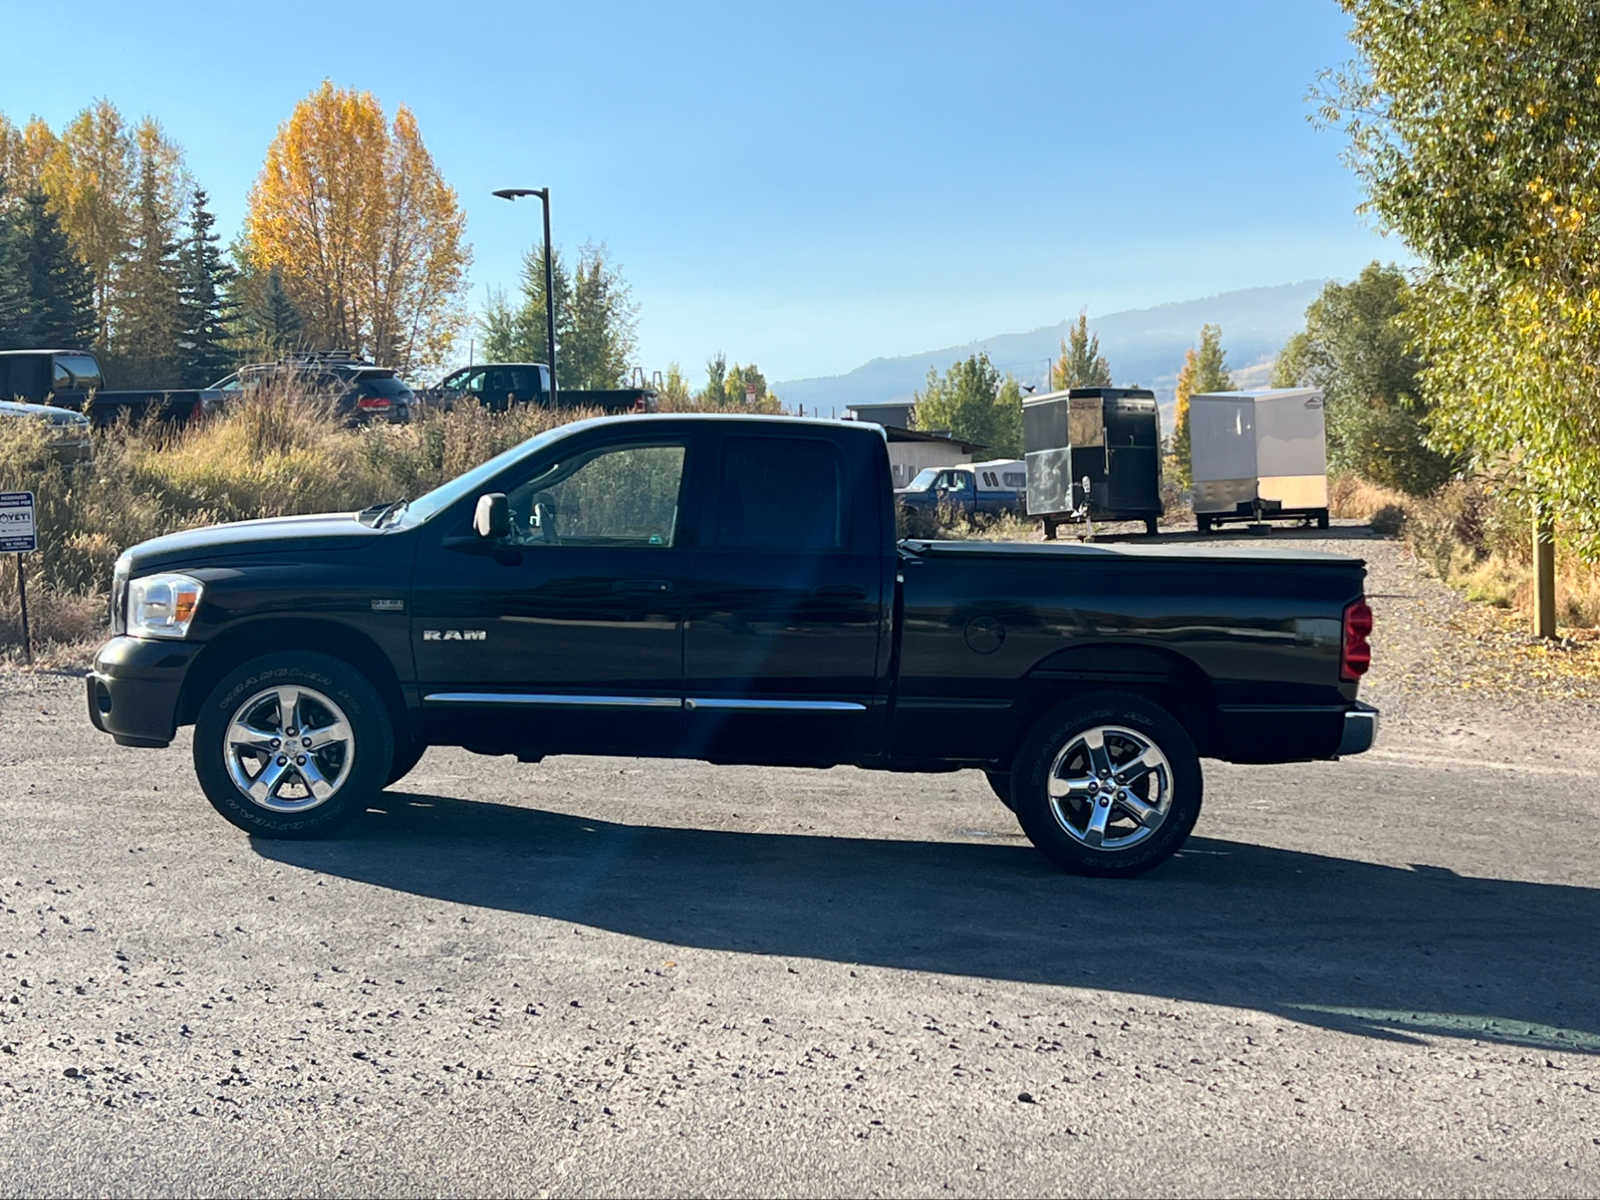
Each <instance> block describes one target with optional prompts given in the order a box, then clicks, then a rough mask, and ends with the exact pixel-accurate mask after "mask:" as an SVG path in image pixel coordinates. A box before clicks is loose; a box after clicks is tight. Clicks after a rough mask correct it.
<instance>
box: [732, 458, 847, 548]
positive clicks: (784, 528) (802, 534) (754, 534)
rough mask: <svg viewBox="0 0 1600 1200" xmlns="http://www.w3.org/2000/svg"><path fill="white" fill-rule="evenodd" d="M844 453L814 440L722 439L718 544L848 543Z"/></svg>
mask: <svg viewBox="0 0 1600 1200" xmlns="http://www.w3.org/2000/svg"><path fill="white" fill-rule="evenodd" d="M840 477H841V472H840V469H839V452H838V451H837V450H836V449H835V448H834V447H833V446H832V445H830V444H829V443H827V442H825V441H822V440H820V439H809V438H789V437H785V438H764V437H731V438H728V439H727V440H726V441H725V442H724V443H723V451H722V483H721V487H720V489H719V494H718V496H717V504H716V508H715V517H714V519H715V522H716V530H717V539H716V544H717V545H719V546H730V547H746V548H756V547H759V548H763V549H772V550H837V549H839V548H841V547H842V546H843V545H844V509H843V505H842V504H841V503H840V494H839V490H840V488H839V485H840Z"/></svg>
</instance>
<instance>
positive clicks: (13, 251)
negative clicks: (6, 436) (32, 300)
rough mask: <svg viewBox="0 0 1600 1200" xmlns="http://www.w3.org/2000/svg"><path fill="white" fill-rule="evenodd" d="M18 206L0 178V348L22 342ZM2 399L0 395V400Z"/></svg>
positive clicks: (24, 302)
mask: <svg viewBox="0 0 1600 1200" xmlns="http://www.w3.org/2000/svg"><path fill="white" fill-rule="evenodd" d="M19 209H20V206H19V205H18V204H17V203H15V202H14V201H13V200H12V199H11V198H10V197H9V196H8V195H7V193H6V188H5V180H4V179H0V350H15V349H20V348H21V346H22V332H23V323H24V321H25V320H26V314H27V310H28V291H27V284H26V279H25V277H24V274H23V260H24V255H25V242H24V239H23V235H22V228H21V224H20V222H19V219H18V215H19ZM3 399H5V397H4V396H0V400H3Z"/></svg>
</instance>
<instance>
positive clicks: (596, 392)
mask: <svg viewBox="0 0 1600 1200" xmlns="http://www.w3.org/2000/svg"><path fill="white" fill-rule="evenodd" d="M641 374H642V372H641ZM422 397H423V400H424V401H425V402H427V403H431V404H436V405H438V406H439V407H440V408H443V409H453V408H454V407H455V406H456V402H457V401H460V400H472V401H475V402H476V403H478V404H481V405H483V406H484V407H485V408H487V409H489V410H490V411H491V412H505V411H506V409H508V408H511V407H512V406H514V405H518V404H537V405H539V406H541V407H543V408H549V407H550V368H549V367H547V366H545V365H544V363H479V364H477V365H475V366H471V367H461V368H460V369H458V370H455V371H451V372H450V374H448V375H446V376H445V377H444V378H443V379H441V380H440V381H439V383H438V384H437V385H436V386H434V387H431V388H425V389H424V390H423V392H422ZM556 406H557V407H558V408H598V409H599V410H600V411H602V412H608V413H642V412H655V411H657V410H658V409H659V408H660V407H661V404H660V398H659V397H658V395H657V393H656V390H655V389H654V388H651V387H646V386H644V385H643V382H642V381H641V382H640V385H639V386H637V387H621V388H601V389H593V388H567V387H563V388H560V389H558V390H557V392H556Z"/></svg>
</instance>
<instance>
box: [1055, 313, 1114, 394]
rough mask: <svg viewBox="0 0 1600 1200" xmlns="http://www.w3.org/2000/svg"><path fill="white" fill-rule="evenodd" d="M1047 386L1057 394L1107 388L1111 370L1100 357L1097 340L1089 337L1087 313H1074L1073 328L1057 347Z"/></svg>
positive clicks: (1098, 339)
mask: <svg viewBox="0 0 1600 1200" xmlns="http://www.w3.org/2000/svg"><path fill="white" fill-rule="evenodd" d="M1050 386H1051V387H1052V388H1054V389H1056V390H1058V391H1059V390H1061V389H1063V388H1075V387H1110V386H1111V367H1110V365H1109V364H1108V363H1107V362H1106V359H1105V355H1103V354H1101V353H1100V337H1099V335H1098V334H1097V335H1095V336H1094V337H1090V336H1089V314H1088V312H1087V310H1083V311H1080V312H1079V313H1078V321H1077V324H1075V325H1074V326H1073V327H1072V329H1071V331H1070V332H1069V333H1068V335H1067V337H1066V338H1065V339H1064V340H1063V341H1062V343H1061V357H1060V358H1058V359H1056V361H1055V365H1053V366H1052V367H1051V368H1050Z"/></svg>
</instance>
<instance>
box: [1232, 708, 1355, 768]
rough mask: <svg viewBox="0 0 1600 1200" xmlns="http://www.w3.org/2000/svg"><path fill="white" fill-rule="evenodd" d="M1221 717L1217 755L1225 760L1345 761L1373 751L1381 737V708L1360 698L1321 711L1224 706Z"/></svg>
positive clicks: (1316, 709) (1313, 709) (1271, 761)
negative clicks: (1331, 759)
mask: <svg viewBox="0 0 1600 1200" xmlns="http://www.w3.org/2000/svg"><path fill="white" fill-rule="evenodd" d="M1217 717H1218V728H1217V741H1218V746H1217V750H1218V753H1217V755H1216V757H1218V758H1220V759H1222V760H1223V761H1224V762H1236V763H1285V762H1312V761H1315V760H1319V759H1330V758H1343V757H1344V756H1345V755H1348V754H1360V753H1362V752H1363V751H1366V750H1370V749H1371V748H1372V744H1373V743H1374V742H1375V741H1376V740H1377V738H1378V710H1377V709H1376V708H1374V707H1373V706H1372V705H1370V704H1363V703H1361V702H1360V701H1359V700H1357V701H1352V702H1350V703H1348V704H1338V705H1326V706H1322V705H1319V706H1316V707H1291V706H1287V705H1269V704H1259V705H1258V704H1234V705H1224V706H1223V707H1221V708H1219V709H1218V710H1217Z"/></svg>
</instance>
